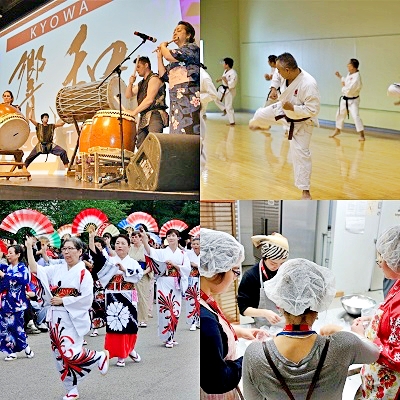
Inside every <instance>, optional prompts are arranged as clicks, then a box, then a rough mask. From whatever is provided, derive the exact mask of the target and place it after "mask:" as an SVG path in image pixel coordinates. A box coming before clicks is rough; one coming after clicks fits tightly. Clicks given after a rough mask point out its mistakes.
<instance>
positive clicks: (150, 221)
mask: <svg viewBox="0 0 400 400" xmlns="http://www.w3.org/2000/svg"><path fill="white" fill-rule="evenodd" d="M126 222H127V223H128V224H129V225H133V226H134V227H135V229H138V228H139V226H140V224H143V225H144V226H145V227H146V228H147V230H148V231H149V232H158V225H157V222H156V220H155V219H154V218H153V217H152V216H151V215H150V214H147V213H145V212H142V211H137V212H134V213H132V214H130V215H129V216H128V217H126Z"/></svg>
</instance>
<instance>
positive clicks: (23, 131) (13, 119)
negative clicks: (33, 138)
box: [0, 104, 29, 150]
mask: <svg viewBox="0 0 400 400" xmlns="http://www.w3.org/2000/svg"><path fill="white" fill-rule="evenodd" d="M28 137H29V124H28V121H27V120H26V119H25V118H24V116H23V115H22V113H21V112H20V111H19V110H18V109H17V108H15V107H13V106H9V105H7V104H0V150H18V149H19V148H20V147H21V146H22V145H23V144H25V142H26V141H27V140H28Z"/></svg>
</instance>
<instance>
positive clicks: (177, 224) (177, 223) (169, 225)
mask: <svg viewBox="0 0 400 400" xmlns="http://www.w3.org/2000/svg"><path fill="white" fill-rule="evenodd" d="M187 228H189V226H188V225H187V224H185V223H184V222H183V221H181V220H180V219H171V220H170V221H168V222H166V223H165V224H164V225H163V226H162V227H161V229H160V233H159V234H158V235H159V236H160V237H167V231H169V230H170V229H176V230H177V231H179V232H182V231H184V230H185V229H187Z"/></svg>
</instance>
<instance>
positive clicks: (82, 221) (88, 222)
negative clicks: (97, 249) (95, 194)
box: [72, 208, 108, 234]
mask: <svg viewBox="0 0 400 400" xmlns="http://www.w3.org/2000/svg"><path fill="white" fill-rule="evenodd" d="M107 221H108V218H107V215H106V214H104V213H103V211H100V210H98V209H97V208H86V209H85V210H82V211H81V212H80V213H79V214H78V215H77V216H76V217H75V218H74V220H73V221H72V233H73V234H77V233H83V232H89V230H90V229H91V228H94V229H95V230H96V229H97V227H99V226H100V225H101V224H103V223H104V222H107Z"/></svg>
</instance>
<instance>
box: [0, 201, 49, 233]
mask: <svg viewBox="0 0 400 400" xmlns="http://www.w3.org/2000/svg"><path fill="white" fill-rule="evenodd" d="M21 228H31V229H33V231H34V232H35V235H36V236H37V235H42V234H44V233H52V232H54V228H53V224H52V223H51V222H50V220H49V219H48V218H47V217H46V216H45V215H43V214H42V213H40V212H39V211H36V210H30V209H27V208H25V209H22V210H17V211H14V212H12V213H11V214H10V215H8V216H7V217H5V218H4V219H3V222H2V223H1V225H0V229H4V230H5V231H8V232H11V233H17V232H18V231H19V230H20V229H21Z"/></svg>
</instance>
